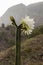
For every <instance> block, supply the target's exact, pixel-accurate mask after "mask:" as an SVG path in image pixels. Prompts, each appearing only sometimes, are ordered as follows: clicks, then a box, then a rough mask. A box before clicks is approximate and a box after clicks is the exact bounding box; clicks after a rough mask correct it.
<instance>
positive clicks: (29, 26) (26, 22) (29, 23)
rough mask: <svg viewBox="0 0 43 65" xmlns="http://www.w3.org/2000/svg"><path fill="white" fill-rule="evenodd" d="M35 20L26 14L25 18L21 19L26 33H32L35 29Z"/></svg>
mask: <svg viewBox="0 0 43 65" xmlns="http://www.w3.org/2000/svg"><path fill="white" fill-rule="evenodd" d="M34 23H35V22H34V20H33V19H31V18H29V16H26V17H25V18H24V19H22V20H21V24H22V30H23V32H24V33H25V34H31V32H32V30H33V29H34Z"/></svg>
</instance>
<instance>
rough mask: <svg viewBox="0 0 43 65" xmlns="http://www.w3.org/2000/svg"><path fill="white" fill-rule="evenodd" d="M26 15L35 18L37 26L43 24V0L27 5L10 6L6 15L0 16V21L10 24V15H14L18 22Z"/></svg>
mask: <svg viewBox="0 0 43 65" xmlns="http://www.w3.org/2000/svg"><path fill="white" fill-rule="evenodd" d="M26 15H28V16H30V17H32V18H34V20H35V26H39V25H42V24H43V2H40V3H35V4H31V5H28V6H25V5H24V4H22V3H21V4H18V5H15V6H12V7H10V8H9V9H8V10H7V11H6V12H5V13H4V15H3V16H2V17H1V18H0V21H1V22H0V23H5V24H6V25H7V24H10V23H11V22H10V18H9V17H10V16H14V18H15V20H16V23H18V22H19V21H20V20H21V19H22V18H23V17H25V16H26ZM18 24H19V23H18Z"/></svg>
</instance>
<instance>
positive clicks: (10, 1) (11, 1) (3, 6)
mask: <svg viewBox="0 0 43 65" xmlns="http://www.w3.org/2000/svg"><path fill="white" fill-rule="evenodd" d="M36 2H43V0H0V16H2V15H3V14H4V13H5V11H6V10H7V9H8V8H9V7H11V6H13V5H17V4H19V3H23V4H25V5H29V4H31V3H36Z"/></svg>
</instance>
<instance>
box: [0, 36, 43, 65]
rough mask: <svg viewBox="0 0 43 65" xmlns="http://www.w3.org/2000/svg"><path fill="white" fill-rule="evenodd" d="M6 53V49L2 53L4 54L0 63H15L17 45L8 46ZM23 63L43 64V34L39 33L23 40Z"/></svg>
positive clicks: (29, 64)
mask: <svg viewBox="0 0 43 65" xmlns="http://www.w3.org/2000/svg"><path fill="white" fill-rule="evenodd" d="M3 53H4V55H3ZM6 53H7V54H6ZM6 53H5V51H4V52H2V54H1V53H0V54H1V55H2V59H1V60H0V65H15V62H14V61H15V46H13V47H11V48H8V49H7V50H6ZM21 65H43V35H38V36H36V37H34V38H31V39H29V40H26V41H25V42H23V44H22V49H21Z"/></svg>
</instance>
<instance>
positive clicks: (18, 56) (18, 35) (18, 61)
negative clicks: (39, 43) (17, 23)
mask: <svg viewBox="0 0 43 65" xmlns="http://www.w3.org/2000/svg"><path fill="white" fill-rule="evenodd" d="M20 49H21V30H20V27H17V33H16V65H21V51H20Z"/></svg>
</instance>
